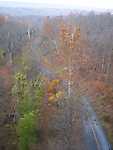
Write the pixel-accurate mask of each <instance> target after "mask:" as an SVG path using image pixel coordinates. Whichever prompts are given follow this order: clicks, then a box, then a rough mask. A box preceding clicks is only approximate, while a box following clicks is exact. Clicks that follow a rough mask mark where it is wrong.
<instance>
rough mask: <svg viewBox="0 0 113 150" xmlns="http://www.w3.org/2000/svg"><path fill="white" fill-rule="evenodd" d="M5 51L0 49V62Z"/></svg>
mask: <svg viewBox="0 0 113 150" xmlns="http://www.w3.org/2000/svg"><path fill="white" fill-rule="evenodd" d="M4 53H5V51H4V50H3V49H1V48H0V60H1V59H2V58H3V57H4Z"/></svg>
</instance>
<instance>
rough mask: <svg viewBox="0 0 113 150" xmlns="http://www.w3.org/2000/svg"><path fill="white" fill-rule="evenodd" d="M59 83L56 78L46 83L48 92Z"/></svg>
mask: <svg viewBox="0 0 113 150" xmlns="http://www.w3.org/2000/svg"><path fill="white" fill-rule="evenodd" d="M59 83H60V81H59V80H58V79H55V80H52V81H51V82H50V83H49V85H48V92H53V91H54V90H55V88H56V87H57V86H58V84H59Z"/></svg>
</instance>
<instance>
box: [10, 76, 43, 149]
mask: <svg viewBox="0 0 113 150" xmlns="http://www.w3.org/2000/svg"><path fill="white" fill-rule="evenodd" d="M12 93H13V95H14V96H15V97H16V99H17V110H18V112H19V114H20V119H19V120H18V124H17V133H18V135H19V150H28V147H29V144H30V142H35V139H36V134H35V131H36V126H35V124H36V120H38V116H39V114H40V107H41V102H42V98H43V95H44V90H43V84H42V81H41V78H40V77H38V78H37V79H35V80H28V79H27V76H26V74H25V73H17V74H16V75H15V84H14V86H13V89H12Z"/></svg>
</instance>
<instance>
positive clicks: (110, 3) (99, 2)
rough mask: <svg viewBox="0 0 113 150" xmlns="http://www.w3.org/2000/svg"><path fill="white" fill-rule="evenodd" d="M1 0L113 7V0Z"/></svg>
mask: <svg viewBox="0 0 113 150" xmlns="http://www.w3.org/2000/svg"><path fill="white" fill-rule="evenodd" d="M0 1H14V2H24V3H37V4H39V3H40V4H48V5H64V6H65V7H70V6H71V7H75V8H77V7H78V8H79V7H80V8H100V9H113V0H0Z"/></svg>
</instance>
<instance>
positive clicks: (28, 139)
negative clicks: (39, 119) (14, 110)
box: [17, 112, 36, 150]
mask: <svg viewBox="0 0 113 150" xmlns="http://www.w3.org/2000/svg"><path fill="white" fill-rule="evenodd" d="M35 120H36V114H35V113H34V112H29V113H27V114H24V116H23V117H22V118H20V119H19V122H18V126H17V133H18V134H19V149H20V150H28V149H29V144H30V143H34V142H36V127H35Z"/></svg>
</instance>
